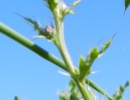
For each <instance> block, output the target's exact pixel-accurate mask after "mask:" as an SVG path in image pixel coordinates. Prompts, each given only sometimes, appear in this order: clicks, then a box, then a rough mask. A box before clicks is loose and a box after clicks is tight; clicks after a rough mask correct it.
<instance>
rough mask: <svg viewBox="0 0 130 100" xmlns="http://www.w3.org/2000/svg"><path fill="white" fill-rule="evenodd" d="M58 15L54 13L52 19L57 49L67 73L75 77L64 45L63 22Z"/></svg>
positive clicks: (73, 68)
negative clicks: (54, 26)
mask: <svg viewBox="0 0 130 100" xmlns="http://www.w3.org/2000/svg"><path fill="white" fill-rule="evenodd" d="M58 14H59V13H57V11H55V12H54V19H55V25H56V32H57V33H56V34H57V40H58V49H59V52H60V54H61V56H62V58H63V60H64V62H65V64H66V67H67V69H68V71H69V72H70V74H71V75H72V76H73V75H75V67H74V65H73V62H72V60H71V57H70V55H69V52H68V50H67V47H66V44H65V40H64V31H63V30H64V26H63V22H62V21H61V20H60V18H59V17H58Z"/></svg>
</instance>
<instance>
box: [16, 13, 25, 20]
mask: <svg viewBox="0 0 130 100" xmlns="http://www.w3.org/2000/svg"><path fill="white" fill-rule="evenodd" d="M14 13H15V14H16V15H18V16H20V17H22V18H24V19H25V17H23V16H22V15H20V14H18V13H16V12H14Z"/></svg>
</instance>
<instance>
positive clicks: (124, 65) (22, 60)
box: [0, 0, 130, 100]
mask: <svg viewBox="0 0 130 100" xmlns="http://www.w3.org/2000/svg"><path fill="white" fill-rule="evenodd" d="M73 1H74V0H65V2H66V3H67V4H70V5H71V4H72V2H73ZM0 4H1V5H0V21H1V22H3V23H4V24H6V25H8V26H9V27H11V28H13V29H14V30H16V31H17V32H19V33H21V34H22V35H23V36H25V37H27V38H28V39H30V40H32V41H33V42H35V43H36V44H37V45H39V46H41V47H42V48H44V49H45V50H47V51H48V52H50V53H52V54H54V55H56V56H57V57H58V58H61V56H60V54H59V52H58V50H57V48H56V47H55V46H54V45H53V43H50V42H47V41H46V40H44V39H36V40H33V38H32V37H33V36H36V35H37V33H36V32H35V31H33V28H32V27H31V26H30V25H29V24H28V23H27V22H26V21H24V20H23V19H22V18H20V17H19V16H17V15H16V14H14V12H17V13H19V14H21V15H23V16H25V17H29V18H32V19H35V20H36V21H38V20H40V22H41V23H42V26H43V27H45V22H46V23H48V24H49V23H50V18H49V17H47V16H50V17H52V14H51V13H50V11H49V10H48V9H47V7H46V6H45V3H44V2H43V1H42V0H26V1H25V0H11V1H10V0H4V1H3V0H1V1H0ZM123 14H124V1H123V0H105V1H98V2H97V1H94V0H82V1H81V3H80V4H79V5H78V6H77V7H76V9H75V14H74V15H68V16H66V18H65V21H64V23H65V40H66V43H67V46H68V49H69V52H70V55H71V57H72V59H73V62H74V64H75V65H76V66H77V65H78V60H79V53H78V48H77V45H78V47H79V48H80V52H81V54H82V55H83V56H84V57H86V55H87V53H88V50H89V48H90V44H91V45H92V46H93V47H94V46H96V45H97V43H98V42H99V40H100V39H101V38H102V41H101V42H100V44H99V48H101V46H102V44H103V43H105V41H107V40H108V39H110V38H111V37H112V36H113V35H114V33H115V32H117V31H118V34H117V35H116V37H115V38H114V40H113V43H112V44H111V46H110V48H109V49H108V50H107V51H106V52H105V54H104V55H103V56H102V57H101V58H99V59H98V60H97V61H95V63H94V64H93V66H92V70H93V71H98V73H96V74H93V75H90V76H89V77H90V78H91V79H92V80H93V81H95V82H96V83H97V84H99V85H100V86H101V87H102V88H104V89H105V90H106V91H107V92H108V93H109V94H111V95H112V94H113V93H114V92H115V90H116V89H117V88H118V87H119V86H120V85H121V84H125V82H126V81H127V80H129V79H130V63H129V62H130V54H129V52H130V8H128V9H127V11H126V13H125V15H124V16H123ZM59 70H60V71H62V70H61V69H60V68H58V67H57V66H55V65H53V64H52V63H49V62H48V61H46V60H44V59H42V58H41V57H39V56H38V55H36V54H34V53H33V52H30V50H28V49H26V48H25V47H23V46H22V45H19V44H18V43H16V42H15V41H13V40H12V39H10V38H8V37H6V36H5V35H3V34H0V99H1V100H13V99H14V96H15V95H18V96H19V97H20V99H21V100H22V99H23V98H27V100H52V99H53V100H58V96H57V92H58V91H59V90H65V89H66V88H67V86H68V81H69V80H70V78H69V77H67V76H64V75H61V74H60V73H58V71H59ZM129 93H130V89H127V90H126V92H125V94H124V100H130V96H129Z"/></svg>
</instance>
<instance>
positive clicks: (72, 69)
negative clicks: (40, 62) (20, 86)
mask: <svg viewBox="0 0 130 100" xmlns="http://www.w3.org/2000/svg"><path fill="white" fill-rule="evenodd" d="M80 1H81V0H75V1H74V2H73V4H72V6H68V5H67V4H65V3H64V2H63V1H61V0H44V2H46V4H47V7H48V8H49V9H50V11H51V13H52V15H53V18H54V23H51V24H50V25H47V26H46V27H44V28H43V27H42V26H41V24H40V23H39V22H36V21H34V20H32V19H30V18H26V17H23V16H21V15H20V14H17V13H16V14H17V15H19V16H21V17H22V18H23V19H25V20H26V21H27V22H29V23H30V24H31V25H32V27H33V28H34V30H35V31H36V32H37V33H38V34H37V36H36V37H35V38H43V39H47V40H49V41H51V42H53V43H54V45H55V46H56V47H57V49H58V50H59V53H60V55H61V57H62V60H60V59H58V58H57V57H55V56H54V55H52V54H50V53H49V52H47V51H46V50H44V49H43V48H41V47H39V46H38V45H36V44H34V43H33V42H32V41H30V40H28V39H27V38H25V37H23V36H22V35H20V34H19V33H17V32H16V31H14V30H13V29H11V28H9V27H7V26H6V25H4V24H3V23H0V32H1V33H3V34H5V35H7V36H9V37H10V38H12V39H13V40H15V41H17V42H19V43H20V44H22V45H24V46H25V47H27V48H28V49H30V50H31V51H33V52H35V53H36V54H38V55H39V56H41V57H42V58H44V59H46V60H48V61H50V62H52V63H53V64H55V65H57V66H58V67H60V68H62V69H63V70H65V71H66V72H67V73H68V74H69V76H70V77H71V79H72V80H71V81H70V86H71V89H70V90H69V91H68V92H70V93H71V94H69V96H68V98H69V99H66V98H67V96H66V95H68V94H67V93H66V95H65V96H66V98H65V96H63V95H62V94H59V96H60V100H97V96H96V94H94V92H93V91H92V90H91V89H90V88H88V87H86V84H88V86H89V87H91V88H93V89H94V90H96V91H97V92H99V93H101V94H102V95H104V96H106V97H107V98H108V99H109V100H117V99H115V97H114V98H113V97H112V96H110V95H109V94H108V93H107V92H106V91H104V90H103V89H102V88H101V87H100V86H98V85H97V84H96V83H94V82H93V81H92V80H90V79H89V78H88V77H87V76H88V75H89V74H91V73H92V71H91V67H92V65H93V63H94V61H95V60H96V59H98V58H99V57H101V56H102V55H103V54H104V53H105V51H106V50H107V49H108V48H109V46H110V44H111V43H112V40H113V37H114V36H115V35H116V33H115V34H114V36H113V37H112V38H110V39H109V40H108V41H107V42H106V43H104V44H103V46H102V48H101V49H100V50H99V49H98V46H96V47H94V48H91V49H90V51H89V53H88V55H87V56H86V58H83V56H82V55H80V58H79V65H78V66H77V67H76V66H75V65H74V64H73V61H72V58H71V57H70V54H69V52H68V49H67V46H66V43H65V39H64V18H65V17H66V16H67V15H69V14H73V13H74V9H75V7H76V6H77V5H78V4H79V3H80ZM75 88H76V91H75ZM63 94H64V93H63ZM15 100H19V99H18V97H15Z"/></svg>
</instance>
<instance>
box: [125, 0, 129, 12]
mask: <svg viewBox="0 0 130 100" xmlns="http://www.w3.org/2000/svg"><path fill="white" fill-rule="evenodd" d="M129 5H130V0H125V11H126V9H127V8H128V6H129Z"/></svg>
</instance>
